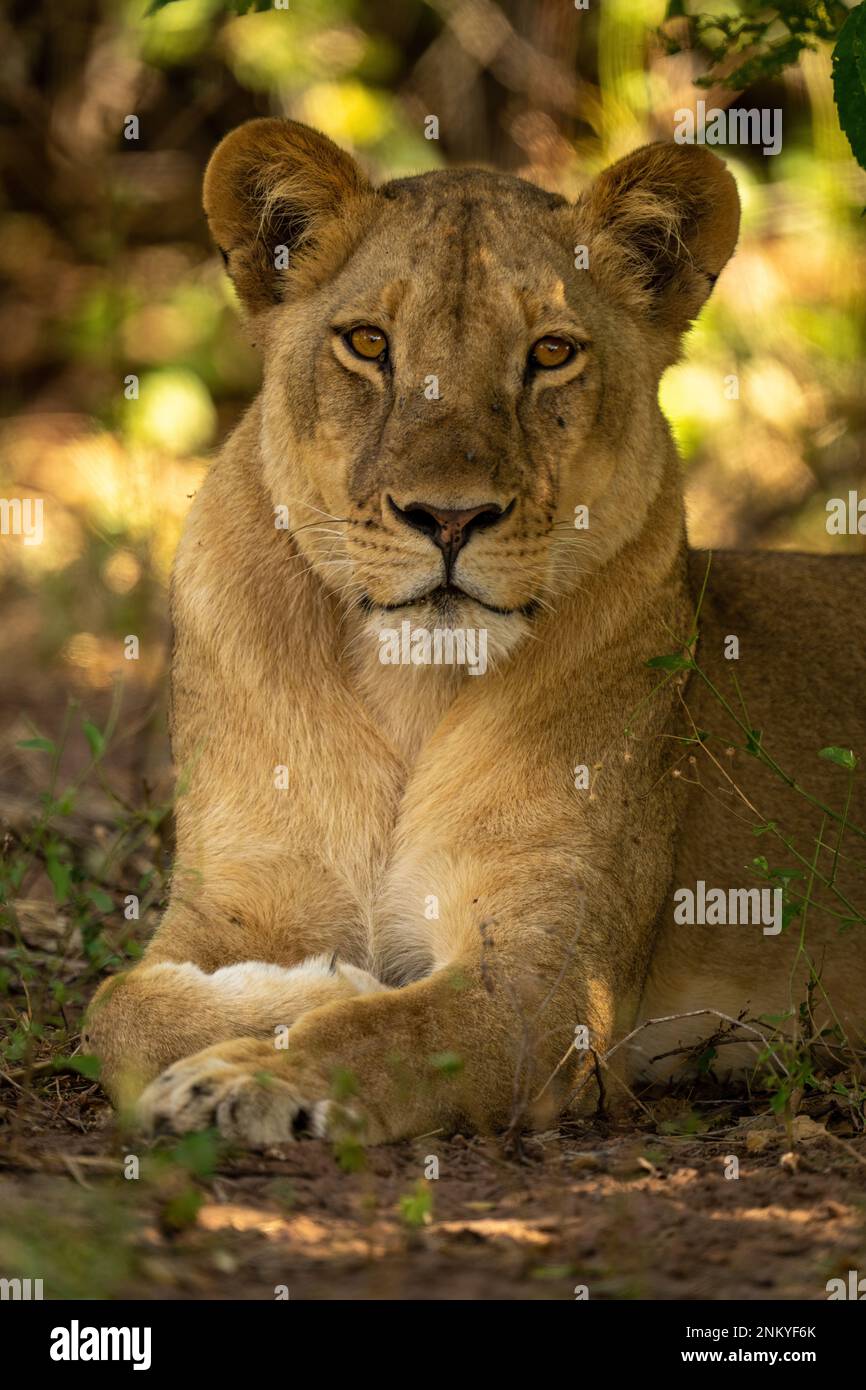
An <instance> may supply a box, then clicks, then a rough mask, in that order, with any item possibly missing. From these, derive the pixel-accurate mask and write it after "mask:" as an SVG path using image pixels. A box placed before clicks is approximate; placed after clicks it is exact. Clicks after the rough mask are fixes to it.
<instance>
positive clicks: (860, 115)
mask: <svg viewBox="0 0 866 1390" xmlns="http://www.w3.org/2000/svg"><path fill="white" fill-rule="evenodd" d="M833 92H834V95H835V97H836V109H837V110H838V112H839V124H840V125H841V127H842V129H843V130H844V132H845V134H846V135H847V137H848V144H849V145H850V146H851V150H852V152H853V154H854V158H855V159H856V160H857V163H858V164H859V165H860V166H861V168H863V169H866V4H862V5H858V6H857V7H856V9H853V10H852V11H851V13H850V14H849V16H848V18H847V19H846V20H845V23H844V24H843V25H842V29H841V31H840V34H839V37H838V39H837V40H836V47H835V48H834V49H833Z"/></svg>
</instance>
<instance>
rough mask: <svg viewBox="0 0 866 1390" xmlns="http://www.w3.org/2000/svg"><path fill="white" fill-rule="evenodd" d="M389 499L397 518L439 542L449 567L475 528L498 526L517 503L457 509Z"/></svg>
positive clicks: (489, 503) (433, 540)
mask: <svg viewBox="0 0 866 1390" xmlns="http://www.w3.org/2000/svg"><path fill="white" fill-rule="evenodd" d="M388 502H389V504H390V507H391V511H392V512H393V513H394V515H395V516H396V517H399V519H400V520H401V521H405V523H406V525H407V526H411V527H412V528H413V530H415V531H423V532H424V534H425V535H426V536H429V537H430V539H431V541H432V542H433V544H434V545H438V547H439V549H440V550H441V551H442V554H443V555H444V556H445V566H446V569H448V570H450V568H451V566H452V565H453V563H454V561H455V560H456V558H457V555H458V552H459V551H461V550H462V549H463V547H464V545H465V544H466V542H467V541H468V540H469V537H470V536H471V535H472V534H473V533H474V532H475V531H482V530H484V529H485V528H486V527H488V526H495V525H496V523H497V521H501V520H502V518H503V517H504V516H505V515H506V514H507V513H508V512H510V511H511V508H512V507H513V506H514V503H513V502H511V503H509V505H508V506H507V507H500V506H499V503H498V502H485V503H483V504H482V505H481V506H480V507H468V508H467V509H466V510H465V511H453V510H451V509H450V508H448V507H436V506H433V505H432V503H430V502H410V503H409V506H408V507H398V506H397V503H396V502H395V501H394V499H393V498H391V497H389V498H388Z"/></svg>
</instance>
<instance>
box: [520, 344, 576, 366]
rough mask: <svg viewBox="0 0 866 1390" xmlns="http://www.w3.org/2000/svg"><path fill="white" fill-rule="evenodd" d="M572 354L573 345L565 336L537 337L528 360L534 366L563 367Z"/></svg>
mask: <svg viewBox="0 0 866 1390" xmlns="http://www.w3.org/2000/svg"><path fill="white" fill-rule="evenodd" d="M573 356H574V345H573V344H572V343H569V342H567V341H566V339H565V338H553V337H550V338H539V340H538V342H537V343H535V345H534V346H533V348H532V350H531V352H530V354H529V360H530V362H531V363H532V365H533V366H534V367H563V366H565V363H566V362H570V361H571V359H572V357H573Z"/></svg>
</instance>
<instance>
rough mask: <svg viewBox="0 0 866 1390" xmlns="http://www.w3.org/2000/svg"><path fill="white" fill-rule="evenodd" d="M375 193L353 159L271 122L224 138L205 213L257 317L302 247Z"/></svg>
mask: <svg viewBox="0 0 866 1390" xmlns="http://www.w3.org/2000/svg"><path fill="white" fill-rule="evenodd" d="M368 191H369V185H368V183H367V181H366V179H365V178H364V175H363V174H362V173H361V170H360V169H359V168H358V166H357V165H356V164H355V162H354V160H353V159H351V158H350V156H349V155H347V154H346V153H345V152H344V151H343V150H341V149H339V148H338V147H337V146H336V145H335V144H334V143H333V142H332V141H331V140H329V139H328V138H327V136H325V135H320V134H319V132H318V131H317V130H311V129H310V127H309V126H305V125H301V124H299V122H297V121H283V120H277V119H272V118H270V117H265V118H263V119H261V120H255V121H247V122H246V124H245V125H242V126H238V128H237V130H233V131H232V132H231V134H229V135H227V136H226V137H225V139H224V140H223V141H222V142H221V143H220V144H219V145H218V146H217V148H216V150H215V151H214V153H213V155H212V156H211V159H210V163H209V164H208V166H207V170H206V172H205V176H204V195H203V201H204V210H205V213H206V214H207V219H208V223H209V224H210V230H211V235H212V236H213V239H214V241H215V242H216V244H217V246H218V248H219V250H220V251H221V252H222V256H223V259H224V260H225V262H226V266H227V268H228V272H229V274H230V276H231V277H232V280H233V281H234V283H235V286H236V288H237V291H238V294H239V295H240V297H241V299H242V300H243V302H244V304H245V305H246V307H247V308H248V309H249V310H250V312H252V313H255V312H257V311H258V310H260V309H264V308H266V307H267V306H268V305H270V304H275V303H278V302H279V300H280V299H281V297H282V294H281V282H282V281H283V279H284V275H285V270H286V269H287V268H288V269H291V267H292V264H293V259H294V258H296V257H297V254H298V252H299V250H300V249H301V247H302V246H303V247H305V248H307V247H309V246H311V245H315V244H316V243H317V241H318V239H319V238H320V236H321V234H322V232H323V231H324V229H325V227H326V226H327V225H328V224H329V223H330V224H332V223H333V222H334V221H336V220H338V219H340V216H341V214H342V213H343V212H345V210H346V208H347V206H348V205H349V204H350V203H351V202H352V201H353V200H355V199H357V198H359V197H362V196H363V195H364V194H365V193H367V192H368Z"/></svg>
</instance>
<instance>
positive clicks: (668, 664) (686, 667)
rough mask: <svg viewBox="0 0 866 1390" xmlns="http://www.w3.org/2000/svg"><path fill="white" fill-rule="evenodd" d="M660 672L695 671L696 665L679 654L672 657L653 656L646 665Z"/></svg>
mask: <svg viewBox="0 0 866 1390" xmlns="http://www.w3.org/2000/svg"><path fill="white" fill-rule="evenodd" d="M644 664H645V665H646V666H651V667H652V668H653V670H658V671H693V670H694V669H695V663H694V662H693V661H691V660H689V658H688V657H685V656H680V655H679V654H678V653H677V652H674V653H672V654H671V655H670V656H651V657H650V659H649V661H647V662H645V663H644Z"/></svg>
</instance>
